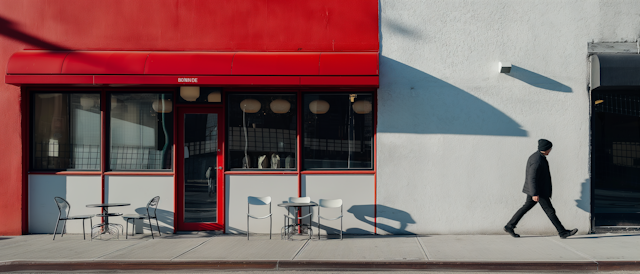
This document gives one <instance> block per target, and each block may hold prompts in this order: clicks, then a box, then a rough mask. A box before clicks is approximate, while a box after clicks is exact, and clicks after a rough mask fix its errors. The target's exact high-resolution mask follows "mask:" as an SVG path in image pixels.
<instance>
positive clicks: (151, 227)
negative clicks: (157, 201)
mask: <svg viewBox="0 0 640 274" xmlns="http://www.w3.org/2000/svg"><path fill="white" fill-rule="evenodd" d="M147 219H148V220H149V229H151V239H155V238H154V237H153V226H152V225H151V217H149V216H147Z"/></svg>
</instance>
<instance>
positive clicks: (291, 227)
mask: <svg viewBox="0 0 640 274" xmlns="http://www.w3.org/2000/svg"><path fill="white" fill-rule="evenodd" d="M310 202H311V197H289V203H310ZM312 210H313V209H311V208H309V214H307V215H304V216H300V217H298V216H296V215H297V214H295V213H292V212H291V211H290V210H287V214H286V215H284V218H285V219H284V220H285V224H284V233H281V234H282V236H283V237H287V238H289V237H290V236H291V234H293V233H294V232H295V229H296V227H297V223H298V220H302V219H304V218H307V217H309V216H311V215H313V211H312ZM295 212H298V211H295ZM290 221H291V224H289V222H290ZM307 230H308V232H309V239H311V235H313V229H311V217H309V225H308V226H307Z"/></svg>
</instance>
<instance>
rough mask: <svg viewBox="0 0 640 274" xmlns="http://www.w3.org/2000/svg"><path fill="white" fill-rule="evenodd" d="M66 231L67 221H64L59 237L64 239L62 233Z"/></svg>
mask: <svg viewBox="0 0 640 274" xmlns="http://www.w3.org/2000/svg"><path fill="white" fill-rule="evenodd" d="M66 231H67V220H64V225H63V226H62V234H60V237H64V233H65V232H66Z"/></svg>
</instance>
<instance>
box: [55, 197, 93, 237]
mask: <svg viewBox="0 0 640 274" xmlns="http://www.w3.org/2000/svg"><path fill="white" fill-rule="evenodd" d="M53 200H54V201H55V202H56V205H57V206H58V220H57V221H56V227H55V228H54V229H53V240H55V239H56V233H57V232H58V224H59V223H60V221H64V226H62V232H61V233H60V237H64V232H65V231H67V221H68V220H82V236H83V237H84V239H85V240H86V239H87V234H86V233H85V230H84V220H85V219H89V224H90V225H91V227H93V220H92V219H91V217H93V216H94V215H76V216H69V212H71V205H70V204H69V202H67V200H65V199H63V198H60V197H54V198H53Z"/></svg>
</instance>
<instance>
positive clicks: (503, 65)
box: [498, 62, 511, 73]
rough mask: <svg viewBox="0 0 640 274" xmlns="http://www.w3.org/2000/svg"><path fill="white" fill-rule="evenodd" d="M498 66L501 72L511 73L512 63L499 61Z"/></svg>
mask: <svg viewBox="0 0 640 274" xmlns="http://www.w3.org/2000/svg"><path fill="white" fill-rule="evenodd" d="M498 68H499V70H500V73H509V72H511V63H508V62H498Z"/></svg>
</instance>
